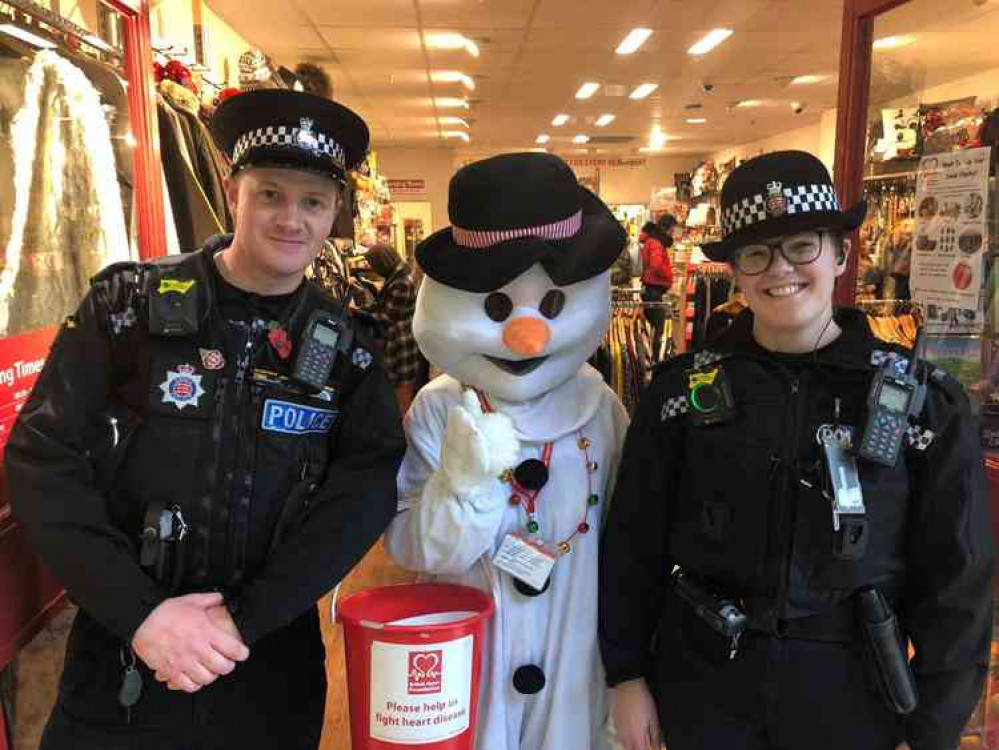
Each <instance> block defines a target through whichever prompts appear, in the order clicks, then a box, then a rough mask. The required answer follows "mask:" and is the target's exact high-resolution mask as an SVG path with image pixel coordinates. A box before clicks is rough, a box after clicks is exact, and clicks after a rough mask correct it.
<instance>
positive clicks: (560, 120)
mask: <svg viewBox="0 0 999 750" xmlns="http://www.w3.org/2000/svg"><path fill="white" fill-rule="evenodd" d="M567 122H569V115H555V119H554V120H552V125H554V126H555V127H556V128H560V127H562V126H563V125H565V124H566V123H567Z"/></svg>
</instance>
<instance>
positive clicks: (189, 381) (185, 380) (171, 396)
mask: <svg viewBox="0 0 999 750" xmlns="http://www.w3.org/2000/svg"><path fill="white" fill-rule="evenodd" d="M194 372H195V370H194V368H193V367H192V366H191V365H177V369H176V371H174V370H167V374H166V376H167V379H166V380H165V381H164V382H162V383H160V390H161V391H163V403H164V404H173V405H174V406H176V407H177V408H178V409H183V408H184V407H185V406H194V407H196V406H197V405H198V400H199V399H200V398H201V397H202V396H204V395H205V389H204V388H202V387H201V378H202V376H201V375H195V374H194Z"/></svg>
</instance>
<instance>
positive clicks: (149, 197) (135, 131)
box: [102, 0, 167, 260]
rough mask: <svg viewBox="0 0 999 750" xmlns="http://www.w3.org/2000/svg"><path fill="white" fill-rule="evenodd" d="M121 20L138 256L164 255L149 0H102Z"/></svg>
mask: <svg viewBox="0 0 999 750" xmlns="http://www.w3.org/2000/svg"><path fill="white" fill-rule="evenodd" d="M102 2H105V3H106V4H107V5H109V6H110V7H111V8H114V9H115V10H116V11H118V12H119V13H120V14H121V15H122V18H123V20H124V21H125V71H126V75H127V77H128V81H129V85H128V109H129V116H130V118H131V123H132V135H133V137H134V138H135V175H136V179H135V201H136V206H137V210H138V224H139V256H140V257H141V258H142V259H143V260H146V259H148V258H157V257H159V256H161V255H166V252H167V246H166V216H165V214H164V204H163V176H162V174H163V172H162V168H161V162H160V137H159V129H158V128H157V124H156V123H157V120H156V81H155V80H154V79H153V45H152V41H151V38H152V34H151V31H150V29H149V2H150V0H102Z"/></svg>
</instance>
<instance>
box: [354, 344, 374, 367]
mask: <svg viewBox="0 0 999 750" xmlns="http://www.w3.org/2000/svg"><path fill="white" fill-rule="evenodd" d="M350 361H351V362H353V363H354V366H355V367H358V368H360V369H361V370H367V369H368V368H369V367H371V363H372V362H374V361H375V358H374V357H372V356H371V352H369V351H368V350H367V349H362V348H361V347H357V348H356V349H355V350H354V353H353V355H351V357H350Z"/></svg>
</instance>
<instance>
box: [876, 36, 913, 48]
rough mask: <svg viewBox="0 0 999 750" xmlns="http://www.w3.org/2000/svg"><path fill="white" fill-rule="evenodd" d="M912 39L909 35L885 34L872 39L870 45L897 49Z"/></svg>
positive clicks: (910, 42)
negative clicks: (872, 41)
mask: <svg viewBox="0 0 999 750" xmlns="http://www.w3.org/2000/svg"><path fill="white" fill-rule="evenodd" d="M914 41H916V40H915V39H913V38H912V37H911V36H886V37H883V38H882V39H876V40H874V44H873V45H872V46H873V47H874V49H898V48H899V47H904V46H905V45H907V44H912V43H913V42H914Z"/></svg>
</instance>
